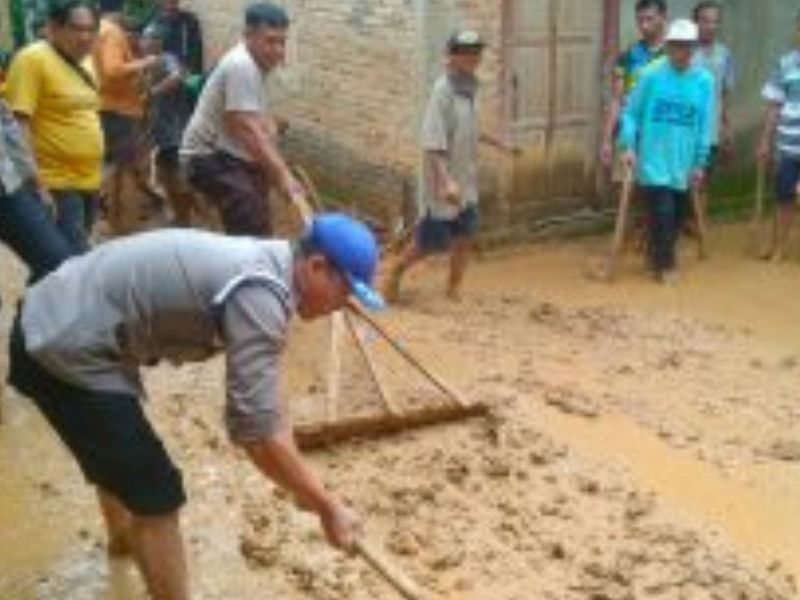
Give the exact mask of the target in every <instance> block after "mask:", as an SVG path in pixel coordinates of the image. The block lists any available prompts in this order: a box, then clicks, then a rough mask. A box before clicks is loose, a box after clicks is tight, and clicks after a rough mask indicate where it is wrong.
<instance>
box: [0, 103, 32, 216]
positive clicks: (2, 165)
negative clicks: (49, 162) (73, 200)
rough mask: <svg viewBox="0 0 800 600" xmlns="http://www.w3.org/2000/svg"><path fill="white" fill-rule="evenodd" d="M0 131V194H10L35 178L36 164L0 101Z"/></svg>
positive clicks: (25, 142) (19, 130) (7, 110)
mask: <svg viewBox="0 0 800 600" xmlns="http://www.w3.org/2000/svg"><path fill="white" fill-rule="evenodd" d="M0 129H1V131H0V194H2V193H5V194H12V193H14V192H15V191H17V190H18V189H19V188H20V187H21V186H22V184H24V183H26V182H28V181H31V180H33V179H35V178H36V164H35V163H34V161H33V157H32V156H31V151H30V148H29V147H28V143H27V141H26V139H25V134H24V133H23V132H22V129H21V128H20V126H19V123H18V122H17V120H16V118H14V115H13V113H12V112H11V110H10V109H9V108H8V105H7V104H6V103H5V102H4V101H3V100H0ZM0 210H1V209H0Z"/></svg>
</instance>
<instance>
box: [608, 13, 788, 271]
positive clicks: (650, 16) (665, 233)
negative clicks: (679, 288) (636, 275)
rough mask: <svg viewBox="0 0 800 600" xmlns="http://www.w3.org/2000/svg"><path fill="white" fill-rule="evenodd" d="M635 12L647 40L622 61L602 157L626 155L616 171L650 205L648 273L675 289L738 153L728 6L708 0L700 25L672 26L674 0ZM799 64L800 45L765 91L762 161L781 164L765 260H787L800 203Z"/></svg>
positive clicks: (695, 20)
mask: <svg viewBox="0 0 800 600" xmlns="http://www.w3.org/2000/svg"><path fill="white" fill-rule="evenodd" d="M635 11H636V23H637V26H638V29H639V32H640V34H641V39H640V40H638V41H637V42H635V43H633V44H632V45H631V46H629V47H628V48H626V49H625V50H624V51H623V52H622V53H621V54H620V55H619V57H618V59H617V61H616V63H615V69H614V72H613V76H612V80H611V86H610V87H611V90H612V96H611V101H610V103H609V110H608V112H607V115H606V120H605V123H604V127H603V136H602V142H601V148H600V160H601V164H603V165H604V166H605V167H606V168H607V169H611V170H613V169H614V167H615V158H614V157H615V155H616V156H618V157H619V160H618V161H617V162H616V164H621V166H622V168H623V169H624V170H625V171H627V175H628V176H630V177H631V178H632V179H633V180H634V182H635V184H636V191H637V197H638V198H639V200H640V201H641V202H642V203H644V204H645V206H646V213H647V216H646V223H647V235H646V240H647V249H648V260H649V266H650V268H651V269H652V271H653V273H654V275H655V276H656V278H657V279H659V280H661V281H664V282H671V281H674V279H675V274H676V267H677V260H676V244H677V241H678V238H679V235H680V233H681V231H682V230H684V229H686V228H691V227H692V225H693V224H694V223H695V221H694V220H693V219H691V217H699V216H700V215H698V214H697V211H705V210H706V206H707V203H708V193H707V190H708V182H709V179H710V177H712V176H713V174H714V172H715V169H716V167H717V166H718V164H719V163H720V161H726V160H727V159H729V158H730V156H731V154H732V152H733V143H732V139H733V137H732V123H731V117H730V104H731V94H732V92H733V90H734V83H735V79H734V61H733V58H732V55H731V51H730V50H729V48H728V47H727V46H726V45H725V44H723V43H722V42H721V41H720V40H719V33H720V28H721V25H722V20H723V8H722V4H721V3H720V2H717V1H716V0H705V1H701V2H699V3H698V4H697V5H696V6H695V7H694V10H693V14H692V18H691V19H676V20H674V21H672V22H671V23H670V22H669V21H668V17H667V3H666V1H665V0H639V1H638V2H637V3H636V8H635ZM797 27H799V28H800V14H799V15H798V16H797ZM798 65H800V51H798V50H797V49H796V48H795V49H793V50H791V51H790V52H788V53H787V54H785V55H784V56H782V57H781V58H780V59H779V60H778V62H777V65H776V66H775V68H774V69H773V71H772V72H771V74H770V76H769V78H768V80H767V82H766V84H765V85H764V88H763V90H762V96H763V98H764V99H765V100H766V101H767V103H768V109H767V112H766V117H765V120H764V125H763V129H762V134H761V138H760V142H759V144H758V148H757V151H756V157H755V158H756V162H757V164H758V165H759V170H760V171H762V172H765V171H766V170H767V165H768V164H769V163H770V162H772V161H773V159H774V162H775V164H776V168H775V176H774V192H775V197H776V200H777V204H778V208H777V210H776V211H775V216H774V227H773V234H772V238H771V242H770V245H769V247H768V248H767V249H766V251H765V252H764V253H763V255H762V258H764V259H769V260H774V261H779V260H781V259H782V258H783V257H784V255H785V252H786V246H787V242H788V239H789V233H790V230H791V227H792V224H793V222H794V218H795V213H796V205H797V201H798V183H800V167H798V165H799V164H800V162H798V157H800V145H798V135H797V131H798V126H797V124H798V118H799V117H800V112H798V97H797V96H798V90H797V85H796V84H795V83H794V81H795V79H796V77H797V74H798ZM615 151H616V152H615ZM693 195H694V197H695V198H696V199H697V200H698V201H697V202H692V201H691V198H692V196H693Z"/></svg>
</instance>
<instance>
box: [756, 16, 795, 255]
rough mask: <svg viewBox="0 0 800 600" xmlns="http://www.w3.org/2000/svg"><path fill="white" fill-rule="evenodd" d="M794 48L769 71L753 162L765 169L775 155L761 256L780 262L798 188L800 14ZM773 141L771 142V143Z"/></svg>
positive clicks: (784, 249)
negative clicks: (770, 213)
mask: <svg viewBox="0 0 800 600" xmlns="http://www.w3.org/2000/svg"><path fill="white" fill-rule="evenodd" d="M795 29H796V32H795V38H796V41H795V48H794V49H792V50H791V51H789V52H787V53H786V54H784V55H783V56H782V57H781V58H780V59H779V60H778V64H777V65H776V66H775V68H774V69H773V71H772V73H771V75H770V77H769V79H768V80H767V82H766V84H765V85H764V88H763V90H762V92H761V95H762V96H763V97H764V99H765V100H766V101H767V102H768V103H769V105H768V107H767V113H766V116H765V117H764V126H763V128H762V130H761V142H760V143H759V145H758V150H757V152H756V160H757V162H758V163H759V165H760V168H761V169H766V165H767V163H768V162H769V161H770V158H771V157H772V154H773V151H774V152H775V153H776V154H777V168H776V174H775V199H776V201H777V203H778V209H777V210H776V211H775V217H774V221H773V229H772V239H771V241H770V245H769V248H768V249H767V251H766V252H765V253H764V254H763V255H762V258H763V259H765V260H772V261H775V262H780V261H781V260H783V257H784V254H785V253H786V245H787V243H788V241H789V233H790V232H791V230H792V224H793V223H794V220H795V215H796V213H797V206H796V204H797V195H798V186H800V132H798V127H797V124H798V119H800V86H798V85H797V81H798V78H800V13H798V15H797V18H796V22H795ZM773 138H774V140H773Z"/></svg>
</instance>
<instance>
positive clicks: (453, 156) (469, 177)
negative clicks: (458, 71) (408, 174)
mask: <svg viewBox="0 0 800 600" xmlns="http://www.w3.org/2000/svg"><path fill="white" fill-rule="evenodd" d="M464 88H465V89H463V90H456V87H455V85H454V81H453V80H452V78H451V76H448V75H442V76H441V77H440V78H439V79H438V80H437V81H436V83H435V84H434V85H433V90H432V91H431V97H430V100H429V101H428V106H427V109H426V111H425V117H424V119H423V123H422V150H423V152H424V156H423V164H422V181H421V185H420V190H419V213H420V215H421V216H429V217H433V218H435V219H452V218H455V217H456V215H458V213H459V212H461V211H462V210H464V208H466V207H469V206H475V205H477V204H478V196H479V187H478V99H477V82H476V81H473V82H472V84H471V85H468V86H464ZM430 152H436V153H441V155H442V156H443V157H444V161H445V164H446V166H447V171H448V173H449V174H450V176H451V177H452V178H453V179H454V180H455V182H456V183H457V184H458V187H459V189H460V191H461V198H460V204H459V205H457V206H456V205H453V204H451V203H450V202H447V201H446V200H444V199H442V198H441V197H440V194H439V189H438V186H437V181H436V174H435V171H434V168H433V165H432V164H431V160H432V158H431V156H430V155H429V153H430Z"/></svg>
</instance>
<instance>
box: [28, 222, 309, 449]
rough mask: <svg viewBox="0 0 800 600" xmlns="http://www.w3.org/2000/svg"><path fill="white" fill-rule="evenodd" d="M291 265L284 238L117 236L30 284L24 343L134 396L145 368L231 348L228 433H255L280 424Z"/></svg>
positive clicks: (56, 370)
mask: <svg viewBox="0 0 800 600" xmlns="http://www.w3.org/2000/svg"><path fill="white" fill-rule="evenodd" d="M292 267H293V251H292V248H291V244H290V243H289V242H287V241H263V240H259V239H256V238H230V237H224V236H220V235H216V234H212V233H206V232H200V231H188V230H186V231H184V230H162V231H158V232H152V233H146V234H142V235H138V236H132V237H129V238H124V239H120V240H115V241H112V242H108V243H106V244H103V245H102V246H100V247H98V248H97V249H95V250H94V251H93V252H91V253H89V254H86V255H84V256H81V257H77V258H74V259H72V260H69V261H67V262H66V263H65V264H64V265H62V266H61V267H60V268H59V269H58V271H56V272H55V273H53V274H51V275H50V276H49V277H47V278H46V279H44V280H43V281H41V282H40V283H39V284H38V285H36V286H35V287H33V288H31V290H29V292H28V293H27V295H26V297H25V303H24V307H23V312H22V328H23V331H24V334H25V340H26V347H27V350H28V352H29V353H30V354H31V356H33V357H34V359H35V360H36V361H37V362H39V363H40V364H41V365H42V366H43V367H44V368H45V369H47V370H48V371H50V372H51V373H53V374H54V375H56V376H57V377H59V378H61V379H63V380H65V381H68V382H70V383H72V384H74V385H76V386H79V387H82V388H85V389H89V390H94V391H104V392H118V393H123V394H133V395H142V394H143V387H142V383H141V379H140V375H139V367H140V366H143V365H153V364H155V363H157V362H158V361H160V360H162V359H166V360H169V361H171V362H174V363H181V362H184V361H201V360H204V359H207V358H209V357H211V356H212V355H214V354H216V353H217V352H219V351H222V350H223V349H224V351H225V354H226V367H227V375H226V378H227V404H226V425H227V428H228V432H229V435H230V437H231V439H232V440H233V441H234V442H237V443H240V444H242V443H247V442H252V441H257V440H259V439H263V438H265V437H268V436H269V435H270V434H271V433H272V432H274V431H275V430H276V429H277V428H278V426H279V425H280V420H281V415H280V406H279V401H278V360H279V356H280V354H281V351H282V350H283V347H284V345H285V341H286V336H287V329H288V324H289V321H290V319H291V317H292V315H293V313H294V308H295V293H294V289H293V269H292Z"/></svg>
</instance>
